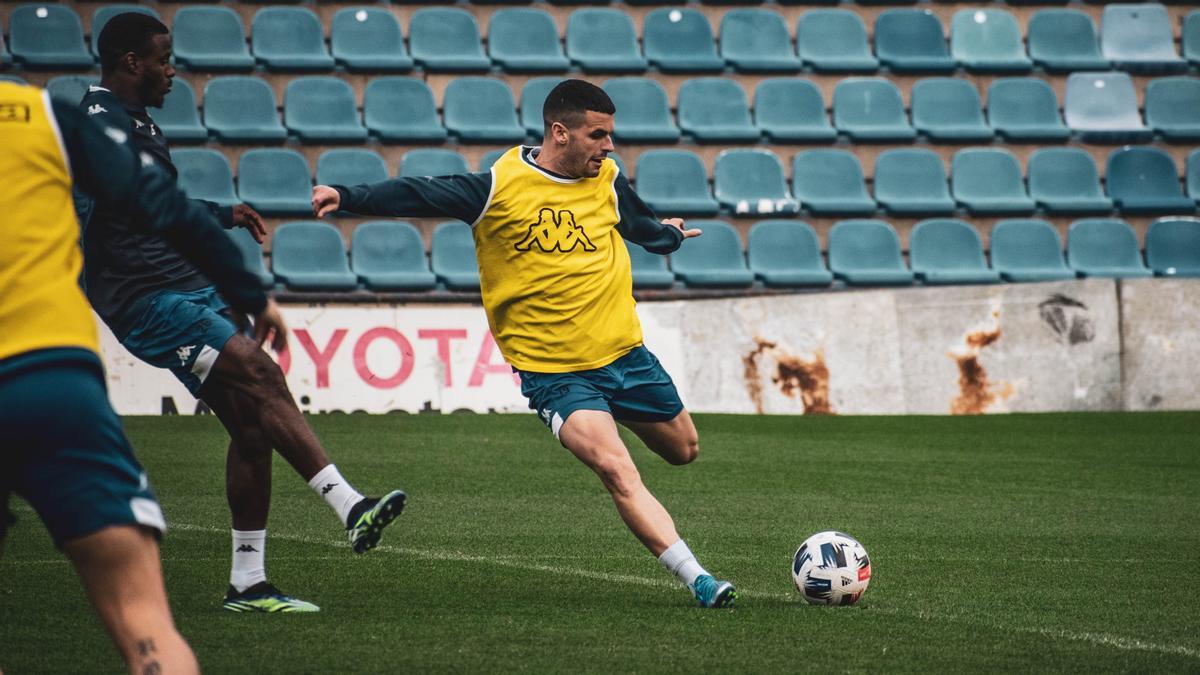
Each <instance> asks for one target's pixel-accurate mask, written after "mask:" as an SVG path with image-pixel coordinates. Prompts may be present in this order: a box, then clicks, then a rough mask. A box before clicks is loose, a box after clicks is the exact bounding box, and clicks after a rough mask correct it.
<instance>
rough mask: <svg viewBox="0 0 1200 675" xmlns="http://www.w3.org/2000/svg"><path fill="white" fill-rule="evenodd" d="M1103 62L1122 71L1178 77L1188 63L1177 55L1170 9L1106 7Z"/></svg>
mask: <svg viewBox="0 0 1200 675" xmlns="http://www.w3.org/2000/svg"><path fill="white" fill-rule="evenodd" d="M1100 49H1101V51H1102V53H1103V54H1104V58H1106V59H1108V60H1109V61H1112V63H1113V65H1114V66H1116V67H1117V68H1121V69H1122V70H1128V71H1132V72H1139V73H1177V72H1180V71H1183V70H1187V61H1185V60H1183V59H1181V58H1179V53H1178V52H1176V51H1175V33H1174V31H1173V30H1172V27H1171V18H1170V17H1169V16H1167V8H1166V7H1164V6H1162V5H1159V4H1154V3H1140V4H1130V5H1121V4H1117V5H1105V7H1104V18H1103V19H1102V20H1101V22H1100Z"/></svg>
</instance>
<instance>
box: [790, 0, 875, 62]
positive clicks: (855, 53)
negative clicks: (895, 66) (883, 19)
mask: <svg viewBox="0 0 1200 675" xmlns="http://www.w3.org/2000/svg"><path fill="white" fill-rule="evenodd" d="M796 47H797V50H798V51H799V53H800V59H801V60H802V61H803V62H804V65H806V66H808V67H809V68H812V69H813V70H814V71H816V72H818V73H874V72H875V71H877V70H879V59H877V58H875V55H874V54H872V53H871V44H870V42H869V41H868V39H867V26H866V24H864V23H863V20H862V17H860V16H859V15H858V12H852V11H850V10H848V9H811V10H809V11H807V12H805V13H804V14H802V15H801V16H800V21H799V23H797V25H796Z"/></svg>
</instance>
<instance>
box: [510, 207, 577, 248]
mask: <svg viewBox="0 0 1200 675" xmlns="http://www.w3.org/2000/svg"><path fill="white" fill-rule="evenodd" d="M534 244H536V245H537V247H538V248H539V249H541V250H542V252H543V253H553V252H555V251H558V252H560V253H570V252H571V251H574V250H575V248H576V247H577V246H582V247H583V250H585V251H595V250H596V245H595V244H593V243H592V240H591V239H589V238H588V236H587V232H584V231H583V227H582V226H581V225H577V224H576V223H575V214H574V213H571V212H570V211H568V210H566V209H563V210H561V211H558V212H557V213H556V212H555V211H554V209H549V208H543V209H542V210H541V211H539V212H538V220H537V222H536V223H533V224H532V225H530V226H529V233H528V234H526V235H525V238H524V239H522V240H521V241H520V242H518V243H517V244H516V247H517V250H518V251H532V250H533V246H534Z"/></svg>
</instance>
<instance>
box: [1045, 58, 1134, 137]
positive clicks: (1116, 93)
mask: <svg viewBox="0 0 1200 675" xmlns="http://www.w3.org/2000/svg"><path fill="white" fill-rule="evenodd" d="M1063 113H1064V117H1065V118H1066V121H1067V126H1068V127H1071V129H1072V130H1073V131H1075V132H1076V133H1078V134H1079V136H1080V139H1081V140H1084V141H1088V142H1102V143H1113V142H1115V143H1140V142H1144V141H1148V140H1150V139H1151V138H1152V137H1153V135H1154V134H1153V132H1152V131H1150V130H1149V129H1147V128H1146V126H1145V125H1144V124H1142V115H1141V113H1140V112H1138V99H1137V92H1136V91H1135V90H1134V87H1133V80H1131V79H1130V78H1129V75H1127V74H1125V73H1071V74H1070V75H1069V76H1068V77H1067V93H1066V100H1065V102H1064V104H1063Z"/></svg>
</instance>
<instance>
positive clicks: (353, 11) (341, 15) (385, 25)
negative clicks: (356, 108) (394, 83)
mask: <svg viewBox="0 0 1200 675" xmlns="http://www.w3.org/2000/svg"><path fill="white" fill-rule="evenodd" d="M329 44H330V47H331V48H332V49H331V51H332V52H333V59H334V61H336V62H337V63H338V65H340V66H342V67H343V68H345V69H346V70H348V71H350V72H352V73H407V72H408V71H410V70H412V68H413V60H412V57H410V56H409V55H408V50H407V49H405V48H404V36H403V35H402V34H401V32H400V22H399V21H397V20H396V17H395V16H394V15H393V14H392V13H391V12H389V11H388V10H386V9H383V8H381V7H347V8H345V9H341V10H338V12H337V13H336V14H334V15H333V23H332V25H331V26H330V40H329Z"/></svg>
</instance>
